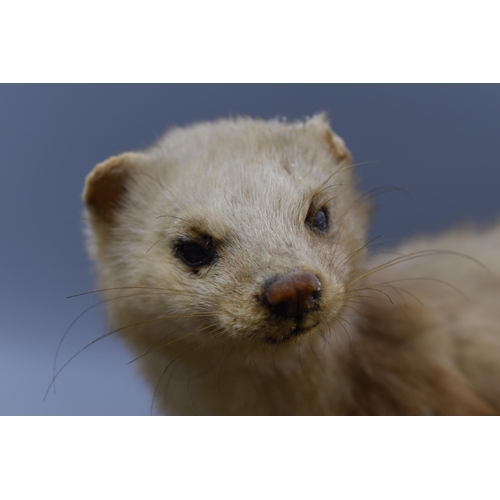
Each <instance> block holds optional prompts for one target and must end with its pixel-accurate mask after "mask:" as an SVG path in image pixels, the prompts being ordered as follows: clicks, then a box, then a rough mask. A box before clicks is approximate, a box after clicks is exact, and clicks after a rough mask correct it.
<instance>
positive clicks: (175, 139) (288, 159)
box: [146, 115, 350, 206]
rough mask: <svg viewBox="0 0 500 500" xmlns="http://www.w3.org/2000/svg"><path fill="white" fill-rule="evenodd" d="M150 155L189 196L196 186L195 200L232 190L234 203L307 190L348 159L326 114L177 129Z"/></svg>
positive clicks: (166, 177)
mask: <svg viewBox="0 0 500 500" xmlns="http://www.w3.org/2000/svg"><path fill="white" fill-rule="evenodd" d="M332 152H333V153H334V154H332ZM146 154H148V155H149V156H150V157H151V158H152V159H153V165H151V168H152V170H154V171H155V173H156V174H158V175H160V176H161V177H162V178H163V180H164V181H165V182H166V185H168V184H170V183H172V184H175V186H176V189H177V190H178V192H179V193H183V194H184V196H188V197H189V193H192V192H193V190H198V192H197V193H193V194H196V199H197V200H198V201H199V200H203V199H204V198H206V197H211V199H210V200H207V201H209V202H210V203H211V204H212V206H213V204H214V203H215V204H216V203H217V200H219V199H221V198H227V196H228V195H229V193H230V194H231V197H232V200H231V201H232V202H233V203H237V200H238V198H241V199H244V201H245V203H248V202H249V201H251V199H250V198H252V197H256V198H257V199H268V198H270V197H271V195H272V194H273V193H276V191H282V189H283V188H286V187H288V189H292V187H293V186H296V187H298V188H299V189H300V191H303V190H304V189H306V190H307V189H308V187H309V186H314V185H317V183H318V182H319V181H324V180H325V179H326V177H327V176H328V175H331V174H332V173H333V167H334V166H335V165H336V164H337V165H339V164H341V163H342V162H345V160H347V159H348V153H347V150H346V149H345V147H344V146H343V143H342V141H341V139H339V138H338V137H336V136H335V135H334V134H333V133H332V132H331V131H330V128H329V125H328V123H327V122H326V121H325V118H324V117H323V116H322V115H319V116H316V117H314V118H312V119H310V120H309V121H307V122H297V123H291V124H288V123H286V122H282V121H278V120H272V121H263V120H254V119H248V118H238V119H235V120H219V121H217V122H215V123H213V122H211V123H200V124H196V125H194V126H192V127H189V128H186V129H182V128H177V129H173V130H171V131H169V132H168V133H167V134H166V135H165V136H164V137H163V138H162V139H161V140H160V141H159V142H158V143H157V144H156V145H155V146H153V147H152V148H150V149H149V150H148V151H146ZM346 175H350V173H347V174H342V175H339V176H338V177H344V178H345V176H346ZM280 188H282V189H280ZM291 194H293V195H294V196H295V195H296V194H297V193H295V192H293V193H291ZM226 202H227V200H226Z"/></svg>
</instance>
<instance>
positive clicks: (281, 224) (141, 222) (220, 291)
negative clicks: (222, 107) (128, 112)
mask: <svg viewBox="0 0 500 500" xmlns="http://www.w3.org/2000/svg"><path fill="white" fill-rule="evenodd" d="M83 198H84V201H85V203H86V206H87V211H88V215H89V220H90V233H91V234H90V249H91V254H92V256H93V257H94V259H95V261H96V264H97V268H98V273H99V277H100V282H101V286H102V287H103V288H108V289H114V290H113V291H110V292H108V296H109V297H110V298H112V300H110V301H109V302H108V307H109V310H110V313H111V316H112V317H113V318H114V320H115V322H119V321H120V319H121V318H127V322H128V323H130V324H134V321H135V320H137V324H139V323H140V322H141V321H143V322H144V323H143V324H148V328H147V330H148V332H151V331H155V332H156V333H157V335H158V336H161V335H162V333H164V332H171V333H172V334H176V335H179V336H184V337H187V336H191V338H192V339H194V338H196V339H199V338H204V337H207V336H210V335H212V336H213V335H216V336H219V337H221V338H227V337H232V338H237V339H240V340H241V341H256V342H258V343H260V344H262V345H286V344H290V343H293V342H297V341H299V340H300V339H303V338H306V337H307V335H308V334H311V332H314V331H324V330H325V329H327V328H328V326H329V324H331V322H333V321H334V319H335V317H336V315H338V314H339V313H340V311H341V310H342V307H343V305H344V303H345V291H346V286H347V285H348V283H349V281H350V280H352V277H353V276H354V274H355V272H356V269H357V267H358V266H359V262H360V259H361V257H362V253H363V252H362V251H361V250H360V249H361V247H362V246H363V244H364V241H365V228H366V224H367V212H368V211H367V207H366V206H365V202H364V200H363V198H361V197H359V195H358V192H357V191H356V187H355V183H354V181H353V175H352V168H351V159H350V155H349V153H348V151H347V149H346V148H345V146H344V143H343V141H342V140H341V139H340V138H339V137H338V136H336V135H335V134H334V133H333V132H332V131H331V130H330V127H329V125H328V123H327V121H326V119H325V117H324V116H323V115H318V116H315V117H313V118H312V119H310V120H307V121H306V122H299V123H290V124H288V123H286V122H282V121H277V120H276V121H269V122H266V121H260V120H252V119H236V120H221V121H217V122H213V123H201V124H197V125H194V126H191V127H188V128H184V129H174V130H172V131H170V132H168V133H167V134H166V135H165V136H164V137H163V138H162V139H161V140H160V141H159V142H158V143H157V144H156V145H155V146H153V147H151V148H150V149H147V150H145V151H143V152H140V153H126V154H123V155H121V156H117V157H112V158H110V159H108V160H107V161H106V162H104V163H101V164H99V165H97V166H96V167H95V169H94V170H93V172H92V173H90V174H89V176H88V177H87V181H86V185H85V190H84V193H83ZM117 294H118V295H117ZM118 296H120V297H121V298H119V299H118V298H117V297H118ZM124 321H125V320H124ZM118 326H120V325H118ZM132 330H134V329H133V328H132ZM176 332H178V333H176ZM135 334H137V335H139V334H140V333H138V332H136V333H135Z"/></svg>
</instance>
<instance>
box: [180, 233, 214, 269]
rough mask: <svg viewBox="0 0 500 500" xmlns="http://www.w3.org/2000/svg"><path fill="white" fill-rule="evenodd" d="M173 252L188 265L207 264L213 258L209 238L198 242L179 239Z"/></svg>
mask: <svg viewBox="0 0 500 500" xmlns="http://www.w3.org/2000/svg"><path fill="white" fill-rule="evenodd" d="M174 253H175V255H176V256H177V257H178V258H179V259H181V260H182V262H184V264H186V265H187V266H189V267H201V266H207V265H208V264H210V263H211V262H212V261H213V260H214V258H215V249H214V245H213V242H212V240H211V239H207V240H205V241H200V242H197V241H180V242H179V243H178V244H177V245H176V247H175V250H174Z"/></svg>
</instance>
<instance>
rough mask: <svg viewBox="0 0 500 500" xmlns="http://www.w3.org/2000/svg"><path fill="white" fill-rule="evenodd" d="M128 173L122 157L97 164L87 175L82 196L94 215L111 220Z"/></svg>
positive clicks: (119, 202)
mask: <svg viewBox="0 0 500 500" xmlns="http://www.w3.org/2000/svg"><path fill="white" fill-rule="evenodd" d="M129 177H130V174H129V172H128V170H127V165H126V160H125V159H124V158H123V157H120V156H119V157H114V158H110V159H109V160H107V161H106V162H104V163H101V164H99V165H97V166H96V167H95V168H94V170H93V171H92V172H91V173H90V174H89V176H88V177H87V182H86V185H85V191H84V193H83V198H84V201H85V203H86V204H87V206H88V208H89V209H90V210H91V211H92V213H93V214H94V215H96V216H97V217H99V218H101V219H102V220H104V221H106V222H113V220H114V215H115V213H116V210H117V209H119V208H120V205H121V204H122V203H123V200H124V197H125V194H126V191H127V181H128V179H129Z"/></svg>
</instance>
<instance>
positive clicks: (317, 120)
mask: <svg viewBox="0 0 500 500" xmlns="http://www.w3.org/2000/svg"><path fill="white" fill-rule="evenodd" d="M306 126H307V127H311V128H313V129H315V130H316V131H317V132H318V133H319V134H320V135H321V136H322V137H323V139H324V140H325V141H326V143H327V144H328V147H329V148H330V151H331V153H332V154H333V156H335V158H336V159H337V160H338V161H341V162H342V161H346V160H347V161H349V162H350V161H351V153H350V152H349V150H348V149H347V147H346V145H345V143H344V141H343V139H342V138H341V137H339V136H338V135H337V134H336V133H335V132H333V131H332V129H331V128H330V121H329V119H328V113H327V112H326V111H323V112H322V113H318V114H316V115H314V116H313V117H312V118H309V120H307V122H306Z"/></svg>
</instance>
